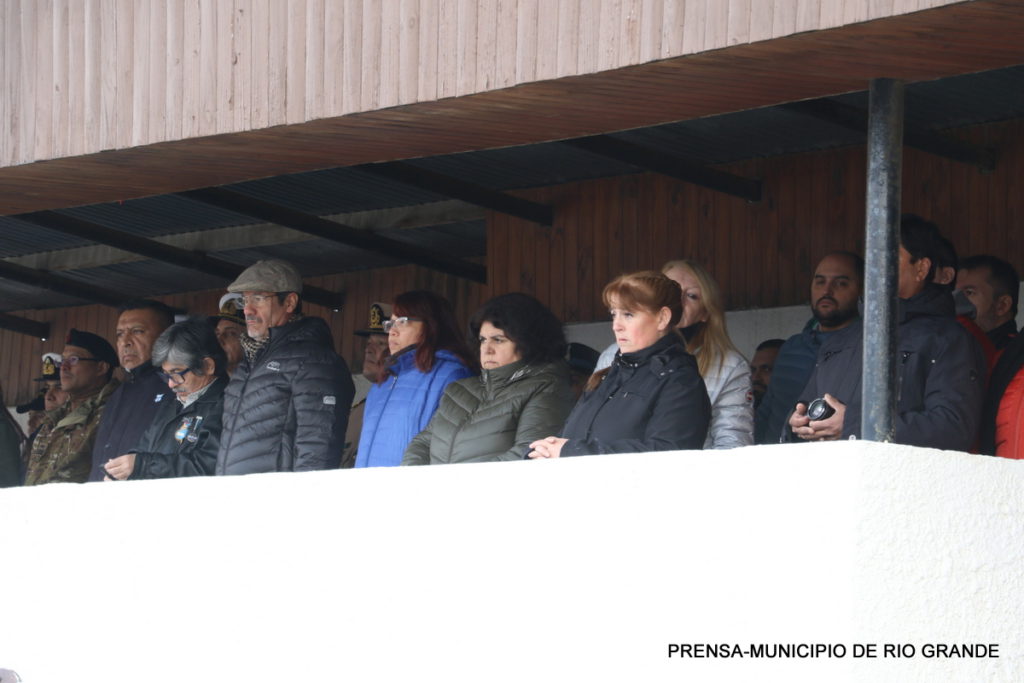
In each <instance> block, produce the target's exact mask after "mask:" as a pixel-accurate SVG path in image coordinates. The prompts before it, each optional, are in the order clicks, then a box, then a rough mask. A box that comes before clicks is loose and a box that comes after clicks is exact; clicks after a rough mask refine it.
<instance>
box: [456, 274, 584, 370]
mask: <svg viewBox="0 0 1024 683" xmlns="http://www.w3.org/2000/svg"><path fill="white" fill-rule="evenodd" d="M484 323H490V324H492V325H494V326H495V327H497V328H498V329H499V330H501V331H502V332H504V333H505V336H506V337H508V338H509V339H510V340H511V341H512V342H513V343H514V344H515V345H516V350H517V351H518V352H519V355H520V356H521V357H522V359H523V360H524V361H526V362H527V363H549V362H551V361H553V360H558V359H559V358H564V357H565V332H564V331H563V330H562V323H561V321H560V320H559V319H558V318H557V317H555V314H554V313H552V312H551V311H550V310H548V307H547V306H545V305H544V304H542V303H541V302H539V301H537V300H536V299H534V298H533V297H532V296H530V295H529V294H523V293H522V292H512V293H511V294H502V295H501V296H496V297H494V298H493V299H491V300H490V301H488V302H487V303H485V304H484V305H483V307H482V308H481V309H480V310H479V311H477V312H476V314H475V315H474V316H473V318H472V320H470V321H469V332H470V337H469V346H470V348H472V349H473V350H474V351H475V352H476V354H477V356H478V357H479V355H480V328H481V327H483V324H484Z"/></svg>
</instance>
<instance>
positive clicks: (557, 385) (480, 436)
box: [402, 360, 573, 465]
mask: <svg viewBox="0 0 1024 683" xmlns="http://www.w3.org/2000/svg"><path fill="white" fill-rule="evenodd" d="M572 404H573V395H572V387H571V386H570V379H569V366H568V365H567V364H566V363H565V361H563V360H558V361H555V362H553V363H543V364H535V365H530V364H527V363H525V362H523V361H516V362H515V363H510V364H508V365H506V366H504V367H500V368H496V369H494V370H484V371H483V372H481V373H480V376H479V377H467V378H465V379H460V380H458V381H457V382H452V383H451V384H449V385H448V386H447V387H445V390H444V395H443V396H442V397H441V404H440V405H439V406H438V408H437V412H435V413H434V416H433V417H432V418H430V423H429V424H428V425H427V428H426V429H424V430H423V431H422V432H420V433H419V434H418V435H417V436H416V437H415V438H414V439H413V440H412V442H411V443H410V444H409V447H408V448H406V449H405V457H404V458H403V459H402V464H403V465H438V464H447V463H457V462H487V461H496V460H522V459H523V455H525V454H526V453H527V452H528V451H529V450H530V448H529V446H530V444H531V443H532V442H534V441H536V440H537V439H543V438H544V437H545V436H551V435H552V434H555V433H556V432H557V431H558V430H559V429H560V428H561V427H562V423H564V422H565V418H566V416H567V415H568V414H569V410H570V409H571V408H572Z"/></svg>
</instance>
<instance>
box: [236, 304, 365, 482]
mask: <svg viewBox="0 0 1024 683" xmlns="http://www.w3.org/2000/svg"><path fill="white" fill-rule="evenodd" d="M354 394H355V387H354V386H353V384H352V376H351V374H350V373H349V370H348V366H347V365H346V364H345V361H344V360H342V358H341V357H340V356H339V355H338V354H337V353H335V352H334V343H333V341H332V340H331V332H330V330H329V329H328V328H327V324H326V323H325V322H324V321H323V320H321V319H320V318H300V319H299V320H296V321H294V322H290V323H287V324H285V325H282V326H280V327H272V328H270V341H269V343H268V344H267V345H266V346H265V347H263V349H261V350H260V352H259V354H258V355H257V356H256V358H255V360H254V361H253V362H252V363H251V364H250V363H249V361H248V359H247V358H243V359H242V362H241V363H240V364H239V365H238V369H237V370H235V374H234V375H233V376H232V377H231V382H230V383H229V384H228V386H227V389H226V390H225V391H224V431H223V433H222V434H221V444H220V453H219V454H218V456H217V471H216V473H217V474H251V473H254V472H289V471H303V470H323V469H331V468H334V467H337V466H338V461H339V460H340V458H341V449H342V446H343V445H344V443H345V427H346V426H347V424H348V411H349V407H350V406H351V405H352V396H353V395H354Z"/></svg>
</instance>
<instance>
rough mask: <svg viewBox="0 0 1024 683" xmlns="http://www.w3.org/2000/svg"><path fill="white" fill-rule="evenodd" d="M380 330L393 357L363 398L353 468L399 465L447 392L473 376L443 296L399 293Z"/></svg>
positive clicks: (460, 338) (464, 349)
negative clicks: (361, 420) (386, 338)
mask: <svg viewBox="0 0 1024 683" xmlns="http://www.w3.org/2000/svg"><path fill="white" fill-rule="evenodd" d="M384 330H385V331H386V332H387V333H388V350H389V351H390V353H391V355H390V357H389V358H388V360H387V362H386V367H385V369H384V372H383V373H381V380H380V381H379V382H378V383H377V384H375V385H373V386H372V387H370V393H369V394H368V395H367V396H366V410H365V413H364V414H363V431H362V433H361V434H360V436H359V450H358V453H357V455H356V467H394V466H396V465H399V464H400V463H401V462H402V454H403V453H405V449H406V447H407V446H408V445H409V442H410V441H412V439H413V437H414V436H416V435H417V434H419V433H420V432H421V431H423V429H424V428H425V427H426V426H427V423H428V422H430V418H431V417H432V416H433V415H434V411H436V410H437V406H438V403H439V402H440V400H441V395H442V394H443V393H444V389H445V387H446V386H448V384H449V383H451V382H454V381H455V380H459V379H462V378H464V377H469V376H470V375H472V374H474V373H473V370H472V369H471V368H472V367H473V360H472V358H473V356H472V355H471V354H470V352H469V349H468V348H467V347H466V344H465V342H464V341H462V335H461V334H460V333H459V328H458V325H457V324H456V323H455V313H454V312H453V311H452V306H451V304H450V303H448V300H447V299H445V298H444V297H441V296H438V295H437V294H434V293H433V292H428V291H424V290H418V291H413V292H406V293H404V294H400V295H399V296H398V297H397V298H396V299H395V303H394V307H393V309H392V314H391V320H389V321H386V322H385V323H384Z"/></svg>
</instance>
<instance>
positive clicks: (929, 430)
mask: <svg viewBox="0 0 1024 683" xmlns="http://www.w3.org/2000/svg"><path fill="white" fill-rule="evenodd" d="M898 320H899V327H898V330H897V335H898V340H897V354H898V355H897V357H896V362H897V364H898V370H897V373H898V379H897V389H896V391H897V394H896V395H897V404H896V423H895V434H894V439H893V440H894V441H895V442H896V443H902V444H907V445H911V446H922V447H925V448H944V449H948V450H959V451H967V450H970V448H971V447H972V445H973V444H974V442H975V438H976V437H977V433H978V424H979V416H980V414H981V402H982V391H983V389H984V382H985V374H986V370H985V368H986V365H985V358H984V355H983V354H982V352H981V349H980V348H979V347H978V344H977V342H975V341H974V338H973V337H971V335H970V333H969V332H967V331H966V330H965V329H964V328H963V327H962V326H961V325H960V324H959V323H957V321H956V317H955V315H954V307H953V297H951V296H950V295H949V292H947V291H945V290H943V289H940V288H939V287H936V286H933V285H928V286H926V287H925V289H924V290H923V291H922V292H920V293H919V294H917V295H916V296H914V297H912V298H910V299H900V300H899V318H898ZM863 349H864V344H863V322H862V321H858V322H856V323H854V324H852V325H850V326H849V327H847V328H845V329H843V330H840V331H839V332H837V333H836V334H835V335H834V336H832V337H831V338H830V339H829V340H828V341H827V342H825V344H824V345H823V346H822V347H821V351H820V352H819V354H818V363H817V365H816V367H815V369H814V373H813V374H812V375H811V379H810V380H809V381H808V383H807V386H806V387H805V388H804V390H803V392H801V394H800V400H801V401H802V402H804V403H807V402H810V401H812V400H814V399H815V398H817V397H820V396H822V395H824V394H825V393H826V392H827V393H829V394H831V395H832V396H834V397H835V398H837V399H839V400H840V401H842V402H843V403H845V404H846V416H845V418H844V420H843V436H842V438H844V439H846V438H851V437H855V438H860V435H861V432H860V422H861V412H862V407H861V398H862V395H861V391H862V383H861V375H862V372H861V365H862V355H863ZM793 440H796V439H795V438H793Z"/></svg>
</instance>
